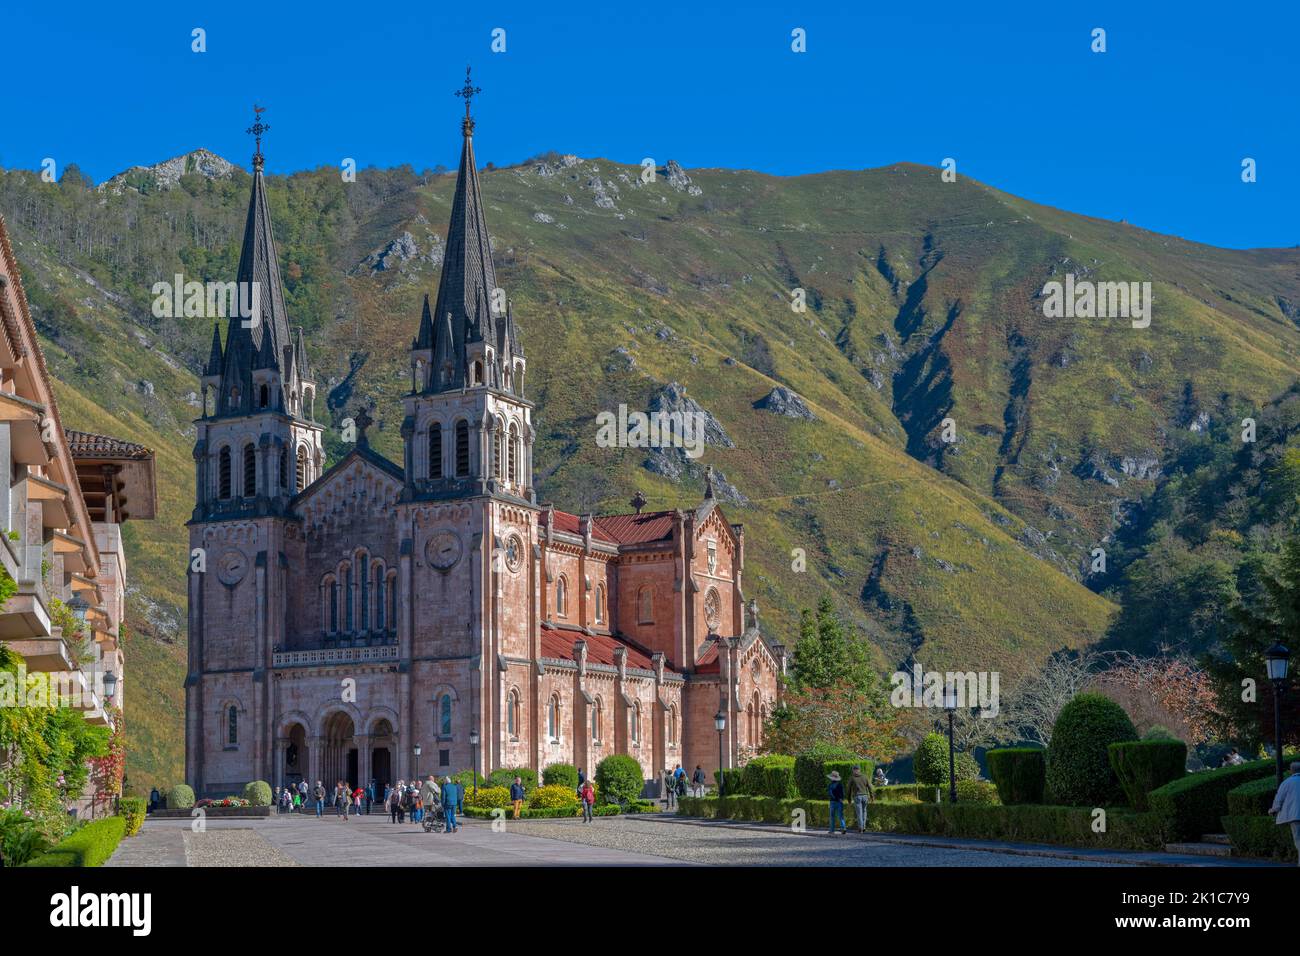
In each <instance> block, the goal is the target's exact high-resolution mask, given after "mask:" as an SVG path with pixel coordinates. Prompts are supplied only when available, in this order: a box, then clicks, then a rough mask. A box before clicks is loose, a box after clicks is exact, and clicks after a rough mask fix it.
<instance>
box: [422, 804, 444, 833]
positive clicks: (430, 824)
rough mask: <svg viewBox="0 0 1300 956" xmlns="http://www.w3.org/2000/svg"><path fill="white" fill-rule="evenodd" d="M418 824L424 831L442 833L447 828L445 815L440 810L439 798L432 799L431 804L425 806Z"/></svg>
mask: <svg viewBox="0 0 1300 956" xmlns="http://www.w3.org/2000/svg"><path fill="white" fill-rule="evenodd" d="M420 826H422V827H423V828H424V832H425V833H442V832H443V831H444V830H446V829H447V815H446V814H445V813H444V812H443V810H442V801H441V800H435V801H433V805H432V806H428V805H426V806H425V808H424V819H423V820H421V821H420Z"/></svg>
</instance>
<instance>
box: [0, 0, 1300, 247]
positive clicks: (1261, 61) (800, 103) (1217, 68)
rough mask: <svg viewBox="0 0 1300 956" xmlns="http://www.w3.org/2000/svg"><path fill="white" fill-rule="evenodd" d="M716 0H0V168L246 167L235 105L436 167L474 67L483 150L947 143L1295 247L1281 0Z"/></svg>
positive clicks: (743, 157) (732, 151)
mask: <svg viewBox="0 0 1300 956" xmlns="http://www.w3.org/2000/svg"><path fill="white" fill-rule="evenodd" d="M735 6H737V7H738V8H739V9H738V10H737V11H736V12H729V11H727V10H725V9H724V8H722V7H720V6H714V5H710V4H706V3H695V4H667V5H665V4H639V3H635V2H633V3H622V4H603V5H595V4H563V5H561V4H536V3H518V4H513V3H512V4H506V3H493V2H488V0H484V2H475V3H472V4H463V5H457V4H438V5H426V4H357V3H339V2H335V0H318V2H315V3H312V4H303V5H300V6H299V5H292V6H289V5H281V6H280V7H279V8H278V9H277V8H276V5H275V4H270V3H262V4H246V3H241V2H223V3H184V2H181V3H154V2H149V0H146V2H142V3H136V4H132V5H131V7H130V8H129V12H128V10H126V9H124V8H123V7H121V6H118V5H112V4H102V3H101V4H95V5H89V4H86V5H81V4H78V3H59V4H11V5H10V6H9V9H8V10H7V11H6V13H5V20H4V29H5V31H6V33H10V34H11V35H10V37H9V41H10V42H7V43H6V45H5V53H6V58H5V60H4V61H3V68H4V70H5V73H6V75H7V79H8V81H9V84H10V89H11V95H10V96H9V97H8V98H7V103H6V118H5V122H4V125H3V132H2V133H0V166H5V167H21V168H30V169H35V168H37V167H38V166H39V165H40V163H41V161H42V159H43V158H44V157H47V156H48V157H52V158H54V159H55V160H56V162H57V164H58V169H59V170H61V169H62V167H63V166H64V165H66V164H67V163H68V162H76V163H77V164H78V165H79V166H80V167H81V168H82V169H83V171H85V172H86V173H88V174H89V175H90V176H92V177H93V178H94V179H96V180H97V181H98V180H102V179H105V178H107V177H108V176H110V175H112V174H113V173H116V172H119V171H121V170H122V169H124V168H126V167H128V166H131V165H134V164H147V163H152V162H157V161H159V160H162V159H165V158H167V157H170V156H174V155H177V154H179V153H182V152H185V151H187V150H190V149H193V148H196V147H199V146H206V147H207V148H209V149H212V150H214V151H216V152H218V153H220V154H221V155H223V156H226V157H227V158H229V159H231V160H233V161H235V162H238V163H240V164H241V165H245V166H247V163H248V157H249V155H250V153H251V142H250V141H249V137H248V136H246V135H245V134H244V130H245V128H246V127H247V126H249V125H250V122H251V112H252V110H251V104H252V103H253V102H254V101H255V100H256V101H257V102H258V103H260V104H262V105H265V106H267V107H268V112H267V113H266V120H267V122H269V123H270V124H271V127H272V130H271V133H270V134H269V136H268V138H267V142H266V152H267V168H268V170H269V171H271V172H291V171H294V170H298V169H304V168H310V167H316V166H321V165H326V164H329V165H336V164H338V163H339V162H340V161H341V160H342V159H343V158H344V157H354V158H355V159H356V160H357V164H358V166H360V167H365V166H367V165H377V166H391V165H396V164H399V163H410V164H412V165H413V166H415V167H416V168H417V169H420V168H426V167H432V166H434V165H437V164H439V163H443V164H446V165H448V166H451V165H454V163H455V160H456V156H457V151H458V148H459V124H458V115H459V112H460V109H461V106H460V101H458V100H456V99H455V98H454V97H452V95H451V92H452V91H453V90H454V89H456V88H457V87H458V86H459V85H460V83H461V81H462V79H463V77H464V69H465V66H466V64H467V63H472V64H473V66H474V74H475V82H476V84H477V85H479V86H481V87H482V89H483V93H482V95H481V96H480V97H479V98H478V99H477V100H476V102H475V113H476V116H477V118H478V121H479V125H478V132H477V135H476V138H475V146H476V149H477V152H478V156H479V160H480V162H486V161H489V160H490V161H493V162H496V163H498V164H504V163H509V162H516V161H519V160H521V159H524V158H526V157H528V156H531V155H534V154H536V153H539V152H543V151H545V150H549V149H555V150H559V151H561V152H571V153H577V154H579V155H582V156H590V157H596V156H599V157H605V158H608V159H611V160H617V161H620V162H627V163H639V162H640V161H641V159H642V158H643V157H646V156H650V157H653V158H654V159H655V160H656V161H658V162H660V163H663V162H665V161H666V160H668V159H676V160H677V161H678V162H680V163H681V164H682V165H683V166H686V167H688V168H689V167H695V166H721V167H740V168H749V169H759V170H763V171H765V172H770V173H776V174H780V175H794V174H800V173H811V172H818V171H822V170H827V169H860V168H866V167H873V166H882V165H886V164H888V163H893V162H897V161H911V162H918V163H925V164H927V165H933V166H937V165H938V164H939V162H940V161H941V160H942V159H943V158H944V157H954V158H955V159H956V160H957V163H958V173H959V174H963V175H967V176H972V177H975V178H976V179H980V180H982V181H984V182H987V183H989V184H991V185H994V186H997V187H999V188H1001V189H1005V190H1007V191H1008V192H1011V193H1015V194H1017V195H1021V196H1025V197H1027V198H1030V199H1033V200H1036V201H1039V202H1043V203H1047V204H1050V205H1053V206H1058V207H1061V208H1064V209H1068V210H1070V211H1073V212H1080V213H1085V214H1089V215H1095V216H1101V217H1104V218H1111V219H1119V218H1124V219H1127V220H1128V221H1129V222H1131V223H1134V224H1136V225H1140V226H1144V227H1146V228H1149V229H1155V230H1158V231H1160V232H1168V233H1172V234H1175V235H1180V236H1183V237H1185V238H1188V239H1195V240H1198V241H1203V242H1209V243H1213V244H1216V245H1223V246H1233V247H1250V246H1291V245H1296V244H1297V243H1300V178H1298V177H1297V176H1296V174H1295V171H1294V170H1293V168H1292V167H1293V164H1294V163H1295V162H1296V161H1297V158H1300V127H1297V117H1298V115H1300V113H1298V111H1297V107H1298V106H1300V83H1298V82H1297V76H1296V60H1297V57H1296V54H1295V51H1296V50H1297V49H1300V5H1297V4H1295V3H1293V2H1292V3H1252V4H1240V5H1224V4H1222V3H1220V4H1215V5H1211V4H1209V3H1203V2H1199V0H1197V2H1188V3H1153V2H1149V0H1128V2H1126V3H1111V2H1091V3H1080V2H1068V0H1067V2H1046V0H1038V2H1034V3H1027V2H1005V3H998V2H994V0H989V2H987V3H984V4H975V3H972V4H961V3H956V4H944V3H935V4H929V3H927V4H921V3H902V4H888V5H884V4H877V3H872V2H854V3H843V4H807V3H803V2H797V3H796V2H793V0H791V2H787V3H768V2H762V0H755V2H751V3H747V4H743V5H739V4H738V5H735ZM195 27H202V28H203V29H205V30H206V33H207V52H206V53H201V54H199V53H193V52H191V49H190V47H191V42H192V41H191V30H192V29H193V28H195ZM796 27H800V28H803V29H804V30H806V32H807V52H806V53H802V54H796V53H794V52H792V51H791V48H790V44H791V38H790V34H791V30H793V29H794V28H796ZM1094 27H1102V28H1104V29H1105V30H1106V31H1107V52H1106V53H1104V54H1096V53H1093V52H1091V50H1090V44H1091V31H1092V30H1093V28H1094ZM494 28H502V29H504V30H505V31H506V51H505V52H504V53H493V52H492V51H491V49H490V46H491V42H492V36H491V34H492V31H493V29H494ZM1245 157H1252V158H1254V159H1255V160H1256V161H1257V163H1258V177H1259V180H1258V182H1256V183H1253V184H1249V185H1248V184H1244V183H1242V181H1241V162H1242V159H1243V158H1245Z"/></svg>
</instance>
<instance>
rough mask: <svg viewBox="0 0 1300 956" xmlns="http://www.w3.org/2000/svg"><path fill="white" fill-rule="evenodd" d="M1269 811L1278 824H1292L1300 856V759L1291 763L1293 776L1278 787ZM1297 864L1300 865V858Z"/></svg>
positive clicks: (1298, 855)
mask: <svg viewBox="0 0 1300 956" xmlns="http://www.w3.org/2000/svg"><path fill="white" fill-rule="evenodd" d="M1268 812H1269V814H1270V815H1272V816H1273V817H1274V818H1275V819H1274V820H1273V822H1274V823H1276V824H1277V825H1278V826H1285V825H1286V824H1288V823H1289V824H1291V839H1292V840H1294V841H1295V850H1296V854H1297V857H1300V760H1297V761H1295V762H1294V763H1293V764H1291V776H1289V777H1287V778H1286V779H1285V780H1283V781H1282V786H1280V787H1278V788H1277V796H1275V797H1274V798H1273V806H1272V807H1270V808H1269V811H1268ZM1296 864H1297V865H1300V858H1298V859H1297V860H1296Z"/></svg>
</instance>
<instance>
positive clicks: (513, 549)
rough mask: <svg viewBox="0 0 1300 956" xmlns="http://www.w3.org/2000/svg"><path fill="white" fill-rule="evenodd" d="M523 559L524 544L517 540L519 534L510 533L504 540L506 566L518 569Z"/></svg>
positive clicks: (514, 569) (512, 569)
mask: <svg viewBox="0 0 1300 956" xmlns="http://www.w3.org/2000/svg"><path fill="white" fill-rule="evenodd" d="M523 561H524V545H523V542H522V541H520V540H519V535H517V534H512V535H511V536H510V538H509V539H508V540H507V541H506V567H507V568H509V569H510V570H511V571H518V570H519V566H520V565H521V564H523Z"/></svg>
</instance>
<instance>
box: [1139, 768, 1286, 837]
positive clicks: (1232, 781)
mask: <svg viewBox="0 0 1300 956" xmlns="http://www.w3.org/2000/svg"><path fill="white" fill-rule="evenodd" d="M1293 759H1294V758H1293ZM1274 766H1275V765H1274V762H1273V761H1272V760H1252V761H1249V762H1248V763H1243V764H1238V765H1237V766H1235V767H1219V768H1217V769H1215V770H1202V771H1200V772H1199V773H1189V774H1188V775H1187V776H1185V777H1180V778H1179V779H1177V780H1174V781H1172V782H1170V783H1167V784H1165V785H1164V786H1163V787H1157V788H1156V789H1155V790H1152V791H1151V792H1150V793H1149V794H1147V802H1148V803H1149V804H1150V806H1151V810H1152V812H1153V813H1156V814H1159V815H1160V817H1161V819H1162V820H1163V821H1164V825H1165V827H1166V829H1167V831H1168V833H1169V836H1170V839H1171V840H1199V839H1200V838H1201V834H1203V833H1218V832H1219V826H1220V823H1219V821H1220V818H1221V817H1224V816H1226V815H1227V813H1228V791H1230V790H1233V789H1234V788H1236V787H1239V786H1241V785H1242V784H1243V783H1249V782H1250V781H1252V780H1258V779H1260V778H1261V777H1268V776H1270V775H1272V774H1273V772H1274V771H1273V768H1274Z"/></svg>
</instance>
